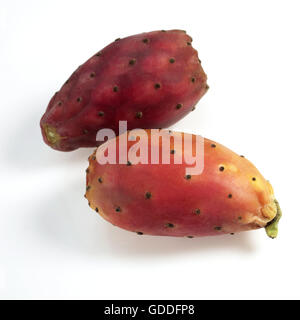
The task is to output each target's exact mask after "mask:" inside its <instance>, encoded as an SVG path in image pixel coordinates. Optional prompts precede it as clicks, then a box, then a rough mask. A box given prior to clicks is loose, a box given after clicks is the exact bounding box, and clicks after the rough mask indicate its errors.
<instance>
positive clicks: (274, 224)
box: [265, 199, 282, 239]
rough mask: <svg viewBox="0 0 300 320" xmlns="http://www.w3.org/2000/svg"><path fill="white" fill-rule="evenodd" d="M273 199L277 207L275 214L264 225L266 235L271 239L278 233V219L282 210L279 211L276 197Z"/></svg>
mask: <svg viewBox="0 0 300 320" xmlns="http://www.w3.org/2000/svg"><path fill="white" fill-rule="evenodd" d="M274 201H275V204H276V207H277V214H276V216H275V218H274V219H273V220H272V221H270V222H269V223H268V224H267V225H266V227H265V229H266V233H267V235H268V236H269V237H270V238H272V239H275V238H276V237H277V235H278V224H279V220H280V219H281V217H282V212H281V209H280V206H279V203H278V201H277V200H276V199H275V200H274Z"/></svg>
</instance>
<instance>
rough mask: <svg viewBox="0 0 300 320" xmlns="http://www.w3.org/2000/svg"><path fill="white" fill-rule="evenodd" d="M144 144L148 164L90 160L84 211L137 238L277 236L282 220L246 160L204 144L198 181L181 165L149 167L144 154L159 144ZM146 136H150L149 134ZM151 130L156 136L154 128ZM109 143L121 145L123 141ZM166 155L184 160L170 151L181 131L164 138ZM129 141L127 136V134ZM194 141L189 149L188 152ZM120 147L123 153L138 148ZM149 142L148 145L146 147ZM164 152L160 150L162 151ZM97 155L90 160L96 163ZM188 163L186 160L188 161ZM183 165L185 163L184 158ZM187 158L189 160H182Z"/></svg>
mask: <svg viewBox="0 0 300 320" xmlns="http://www.w3.org/2000/svg"><path fill="white" fill-rule="evenodd" d="M150 131H151V130H147V135H148V136H146V139H144V140H142V142H141V140H140V141H139V143H141V144H140V146H141V148H140V150H142V147H143V145H145V144H146V147H145V148H146V150H148V157H149V164H141V163H137V164H133V163H131V162H128V163H127V164H125V162H124V164H119V161H117V162H116V163H117V164H108V163H107V164H104V165H101V164H99V162H98V160H99V158H98V154H99V153H96V151H95V152H94V154H93V155H92V156H91V157H90V158H89V168H88V170H87V180H86V183H87V191H86V194H85V196H86V198H87V199H88V201H89V205H90V207H91V208H93V209H94V210H96V212H98V213H99V214H100V215H101V216H102V217H103V218H104V219H106V220H107V221H109V222H110V223H112V224H113V225H116V226H118V227H120V228H123V229H126V230H129V231H133V232H137V233H138V234H146V235H159V236H175V237H201V236H211V235H222V234H233V233H236V232H240V231H246V230H252V229H258V228H262V227H265V228H266V232H267V234H268V236H269V237H271V238H275V237H276V236H277V231H278V229H277V225H278V222H279V219H280V217H281V211H280V208H279V205H278V202H277V201H276V200H275V198H274V194H273V189H272V186H271V185H270V183H269V182H268V181H266V180H265V179H264V177H263V176H262V175H261V174H260V172H259V171H258V170H257V169H256V167H255V166H254V165H253V164H252V163H251V162H249V161H248V160H247V159H246V158H244V157H242V156H239V155H237V154H236V153H234V152H232V151H231V150H229V149H227V148H226V147H224V146H222V145H221V144H219V143H216V142H213V141H211V140H208V139H204V140H203V157H204V169H203V171H202V173H201V174H200V175H186V171H185V169H186V167H187V166H188V165H187V164H186V163H191V162H188V161H186V160H183V161H182V162H183V163H182V164H174V161H173V163H172V160H171V163H170V164H161V163H160V164H150V153H151V148H153V147H155V143H156V146H158V147H159V150H160V154H161V151H162V142H161V141H159V142H158V140H156V142H155V139H153V138H151V142H150ZM152 131H153V130H152ZM157 131H158V130H157ZM130 134H132V133H128V132H125V133H123V134H122V135H121V136H119V137H117V138H115V139H111V140H110V141H108V142H106V143H105V144H103V145H102V146H101V147H99V148H98V151H99V149H101V150H105V149H106V148H107V145H108V143H116V150H117V154H116V159H119V155H120V154H119V148H120V146H121V147H122V146H124V139H123V138H122V137H124V135H130ZM170 135H172V136H173V138H174V140H173V142H172V141H171V143H170V149H171V151H169V154H170V157H171V159H172V157H174V156H175V154H179V155H181V157H182V156H186V155H187V154H188V153H189V152H187V151H191V150H185V148H177V149H176V145H177V142H178V139H179V140H181V139H182V135H183V134H182V133H174V132H173V133H171V134H170ZM127 138H128V136H127ZM195 138H196V136H194V135H193V139H194V140H193V144H192V147H191V148H195ZM130 140H131V139H128V141H127V148H125V150H127V154H126V155H128V154H129V153H130V152H129V150H130V149H131V148H132V147H133V145H134V144H135V143H137V142H135V141H130ZM147 144H148V145H147ZM164 151H165V149H164ZM96 155H97V158H96ZM188 157H189V156H188ZM185 159H186V158H185ZM187 159H188V158H187Z"/></svg>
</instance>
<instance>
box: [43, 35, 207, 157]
mask: <svg viewBox="0 0 300 320" xmlns="http://www.w3.org/2000/svg"><path fill="white" fill-rule="evenodd" d="M191 41H192V39H191V37H190V36H189V35H187V34H186V33H185V31H182V30H169V31H163V30H162V31H154V32H149V33H142V34H138V35H134V36H130V37H127V38H124V39H117V40H116V41H114V42H113V43H111V44H110V45H108V46H107V47H105V48H104V49H102V50H101V51H99V52H98V53H97V54H95V55H94V56H92V57H91V58H90V59H89V60H87V61H86V62H85V63H84V64H83V65H81V66H80V67H79V68H78V69H77V70H76V71H75V72H74V73H73V74H72V75H71V77H70V78H69V79H68V80H67V81H66V82H65V84H64V85H63V86H62V87H61V89H60V91H59V92H57V93H56V94H55V95H54V96H53V97H52V99H51V100H50V102H49V105H48V107H47V110H46V112H45V114H44V115H43V117H42V119H41V121H40V126H41V130H42V135H43V139H44V141H45V143H46V144H48V145H49V146H51V147H52V148H54V149H56V150H60V151H72V150H75V149H77V148H80V147H94V146H98V145H99V143H97V141H96V134H97V131H98V130H99V129H101V128H111V129H113V130H115V132H116V130H117V129H118V121H119V120H127V121H128V129H134V128H165V127H168V126H170V125H172V124H173V123H175V122H177V121H178V120H180V119H181V118H183V117H184V116H185V115H186V114H188V113H189V112H190V111H192V110H193V108H194V106H195V105H196V103H197V102H198V101H199V99H200V98H201V97H202V96H203V95H204V94H205V92H206V91H207V89H208V86H207V83H206V79H207V77H206V74H205V73H204V71H203V69H202V66H201V61H200V60H199V59H198V53H197V51H196V50H195V49H193V47H192V46H191Z"/></svg>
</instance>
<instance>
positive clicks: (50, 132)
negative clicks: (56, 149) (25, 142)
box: [43, 124, 61, 145]
mask: <svg viewBox="0 0 300 320" xmlns="http://www.w3.org/2000/svg"><path fill="white" fill-rule="evenodd" d="M43 128H44V132H45V135H46V138H47V140H48V141H49V143H51V144H53V145H54V144H56V143H57V142H59V141H60V139H61V136H60V135H59V134H58V133H57V131H56V129H55V128H54V127H51V126H49V125H48V124H45V125H44V126H43Z"/></svg>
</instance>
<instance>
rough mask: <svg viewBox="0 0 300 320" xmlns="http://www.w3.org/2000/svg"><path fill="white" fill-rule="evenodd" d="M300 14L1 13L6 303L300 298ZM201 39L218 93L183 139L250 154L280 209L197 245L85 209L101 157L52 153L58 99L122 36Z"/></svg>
mask: <svg viewBox="0 0 300 320" xmlns="http://www.w3.org/2000/svg"><path fill="white" fill-rule="evenodd" d="M299 15H300V2H299V1H297V0H295V1H291V0H284V1H275V0H272V1H267V0H266V1H263V0H259V1H255V0H251V1H240V0H236V1H229V0H227V1H222V0H221V1H212V0H210V1H207V0H205V1H199V0H197V1H176V0H172V1H169V0H168V1H166V0H165V1H161V0H160V1H155V0H152V1H140V0H139V1H137V0H136V1H130V0H128V1H120V0H114V1H99V0H98V1H89V0H85V1H74V0H73V1H61V0H60V1H54V0H52V1H28V0H27V1H12V0H7V1H5V0H4V1H3V0H1V1H0V73H1V74H0V107H1V117H0V122H1V135H0V140H1V149H0V153H1V159H0V161H1V163H0V166H1V168H0V169H1V172H0V178H1V184H0V197H1V203H0V215H1V222H0V297H1V298H5V299H6V298H29V299H32V298H40V299H44V298H50V299H51V298H58V299H60V298H64V299H65V298H83V299H86V298H92V299H94V298H99V299H126V298H127V299H134V298H136V299H137V298H138V299H144V298H158V299H160V298H166V299H175V298H176V299H222V298H228V299H246V298H249V299H277V298H283V299H287V298H292V299H296V298H297V299H299V298H300V293H299V288H300V278H299V275H300V272H299V270H300V258H299V242H300V234H299V229H300V212H299V177H300V176H299V172H300V162H299V160H300V159H299V155H300V152H299V125H300V123H299V110H300V42H299V32H300V19H299ZM174 28H180V29H185V30H187V32H188V33H189V34H190V35H191V36H192V37H193V39H194V42H193V46H194V47H195V48H197V49H198V51H199V57H200V59H201V60H202V65H203V68H204V70H205V71H206V73H207V75H208V83H209V85H210V90H209V92H208V93H207V94H206V96H205V97H204V98H203V99H202V100H201V101H200V103H199V104H198V107H197V109H196V110H195V111H194V112H193V113H191V114H190V115H188V116H187V117H186V118H185V119H183V120H182V121H180V122H179V123H177V124H176V125H175V126H174V127H173V128H174V129H178V130H182V131H188V132H193V133H198V134H202V135H204V136H205V137H208V138H211V139H214V140H216V141H218V142H220V143H222V144H224V145H226V146H228V147H229V148H231V149H233V150H234V151H236V152H237V153H240V154H244V155H245V156H247V158H249V159H250V160H251V161H252V162H254V164H255V165H256V166H257V167H258V169H259V170H260V171H261V172H262V173H263V174H264V176H265V177H266V178H267V179H269V180H270V181H271V183H272V185H273V187H274V189H275V193H276V197H277V198H278V200H279V202H280V204H281V207H282V210H283V214H284V216H283V219H282V221H281V223H280V230H279V237H278V239H276V240H271V239H269V238H267V236H266V235H265V232H264V230H258V231H252V232H246V233H243V234H239V235H236V236H234V237H232V236H221V237H211V238H198V239H176V238H163V237H148V236H143V237H138V236H136V235H135V234H133V233H129V232H126V231H123V230H121V229H118V228H115V227H113V226H111V225H109V224H108V223H106V222H105V221H104V220H102V218H100V217H99V216H98V215H97V214H96V213H95V212H94V211H92V210H91V209H90V208H89V207H88V205H87V201H86V200H85V199H84V197H83V194H84V192H85V168H86V167H87V157H88V155H89V154H90V153H91V149H83V150H78V151H75V152H71V153H62V152H57V151H54V150H51V149H50V148H49V147H48V146H46V145H45V144H44V143H43V142H42V138H41V134H40V128H39V120H40V117H41V116H42V114H43V113H44V111H45V109H46V106H47V104H48V101H49V99H50V98H51V96H52V95H53V93H54V92H55V91H56V90H57V89H59V88H60V86H61V85H62V83H63V82H64V81H65V80H66V79H67V78H68V76H69V75H70V74H71V73H72V72H73V70H74V69H76V68H77V66H78V65H79V64H81V63H82V62H84V61H85V60H86V59H87V58H89V57H90V56H91V55H92V54H94V53H95V52H97V51H98V50H99V49H101V48H102V47H104V46H105V45H107V44H108V43H110V42H111V41H113V40H114V39H116V38H118V37H124V36H128V35H131V34H136V33H140V32H144V31H152V30H157V29H158V30H160V29H174Z"/></svg>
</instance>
